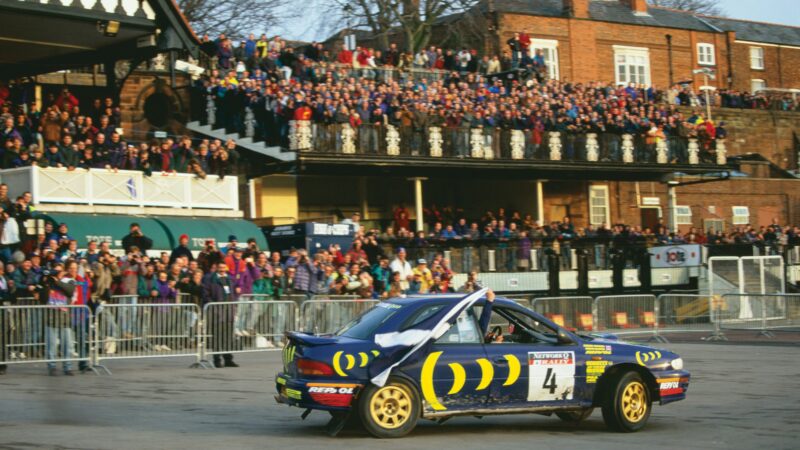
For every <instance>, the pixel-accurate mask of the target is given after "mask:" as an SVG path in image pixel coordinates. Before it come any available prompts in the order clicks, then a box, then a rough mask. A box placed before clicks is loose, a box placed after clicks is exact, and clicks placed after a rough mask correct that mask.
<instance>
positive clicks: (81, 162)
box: [0, 88, 239, 178]
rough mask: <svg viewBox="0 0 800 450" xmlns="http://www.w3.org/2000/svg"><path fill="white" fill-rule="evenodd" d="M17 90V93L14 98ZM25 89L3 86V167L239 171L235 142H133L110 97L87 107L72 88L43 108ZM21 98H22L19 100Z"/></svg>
mask: <svg viewBox="0 0 800 450" xmlns="http://www.w3.org/2000/svg"><path fill="white" fill-rule="evenodd" d="M15 94H17V95H16V96H15ZM24 94H25V90H24V89H20V90H19V92H15V91H11V90H7V89H6V90H0V169H11V168H17V167H28V166H38V167H43V168H44V167H63V168H66V169H67V170H77V169H84V170H88V169H108V170H138V171H142V172H144V173H145V175H147V176H150V175H152V174H153V173H163V174H168V173H174V172H184V173H194V174H196V175H197V176H199V177H202V178H205V176H206V175H207V174H214V175H220V176H225V175H228V174H233V173H236V168H237V164H238V160H239V152H238V151H237V150H236V143H235V142H234V141H233V140H228V141H226V142H222V141H220V140H208V139H206V140H202V141H196V140H193V139H192V138H190V137H189V136H181V137H168V138H164V139H150V140H147V139H144V140H141V139H140V140H135V141H134V140H130V139H127V138H126V137H125V136H124V133H123V130H122V128H121V123H120V109H119V106H118V105H116V104H114V102H113V100H112V99H111V98H110V97H106V98H103V99H101V98H95V99H94V100H93V101H92V102H91V104H90V105H88V107H86V106H82V104H81V101H80V100H79V99H78V97H77V96H76V95H74V94H73V93H72V92H70V90H69V89H68V88H64V89H63V90H62V91H61V92H60V93H59V95H57V96H56V95H54V94H51V95H48V96H47V98H45V99H44V101H43V102H42V110H39V108H38V107H37V106H36V103H35V102H30V103H28V102H26V101H24ZM15 97H19V98H15Z"/></svg>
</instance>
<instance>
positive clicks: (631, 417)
mask: <svg viewBox="0 0 800 450" xmlns="http://www.w3.org/2000/svg"><path fill="white" fill-rule="evenodd" d="M610 385H611V389H610V391H609V392H607V393H606V398H605V401H604V402H603V421H605V423H606V426H608V428H610V429H612V430H616V431H622V432H626V433H629V432H632V431H638V430H641V429H642V428H644V426H645V424H646V423H647V419H648V418H649V417H650V407H651V399H650V390H649V389H648V388H647V383H645V381H644V380H643V379H642V377H641V375H639V374H638V373H636V372H625V373H623V374H621V375H620V376H619V378H617V380H616V383H610Z"/></svg>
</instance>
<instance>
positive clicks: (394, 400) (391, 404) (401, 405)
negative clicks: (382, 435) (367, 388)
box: [369, 385, 411, 429]
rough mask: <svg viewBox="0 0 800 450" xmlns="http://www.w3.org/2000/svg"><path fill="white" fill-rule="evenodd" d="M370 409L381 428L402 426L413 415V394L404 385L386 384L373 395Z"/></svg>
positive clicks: (373, 418)
mask: <svg viewBox="0 0 800 450" xmlns="http://www.w3.org/2000/svg"><path fill="white" fill-rule="evenodd" d="M369 411H370V414H371V415H372V420H373V421H374V422H375V423H376V424H377V425H378V426H380V427H381V428H385V429H394V428H400V427H402V426H403V424H405V423H406V422H407V421H408V419H409V417H411V394H409V392H408V391H407V390H406V388H404V387H403V386H397V385H393V386H384V387H382V388H380V389H378V391H377V392H375V394H374V395H373V396H372V400H371V401H370V408H369Z"/></svg>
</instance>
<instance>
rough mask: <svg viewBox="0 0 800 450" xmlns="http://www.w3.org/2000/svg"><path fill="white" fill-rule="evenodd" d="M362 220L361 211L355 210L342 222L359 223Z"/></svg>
mask: <svg viewBox="0 0 800 450" xmlns="http://www.w3.org/2000/svg"><path fill="white" fill-rule="evenodd" d="M360 220H361V213H358V212H354V213H353V215H352V216H350V218H349V219H344V220H342V223H346V224H348V225H356V226H358V225H359V221H360Z"/></svg>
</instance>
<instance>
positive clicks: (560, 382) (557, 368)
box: [528, 352, 575, 402]
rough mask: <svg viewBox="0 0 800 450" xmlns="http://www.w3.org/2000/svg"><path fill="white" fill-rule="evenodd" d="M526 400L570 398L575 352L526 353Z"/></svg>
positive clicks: (573, 376)
mask: <svg viewBox="0 0 800 450" xmlns="http://www.w3.org/2000/svg"><path fill="white" fill-rule="evenodd" d="M528 373H529V377H528V380H529V381H528V401H529V402H552V401H559V400H572V395H573V393H574V391H575V352H529V353H528Z"/></svg>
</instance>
